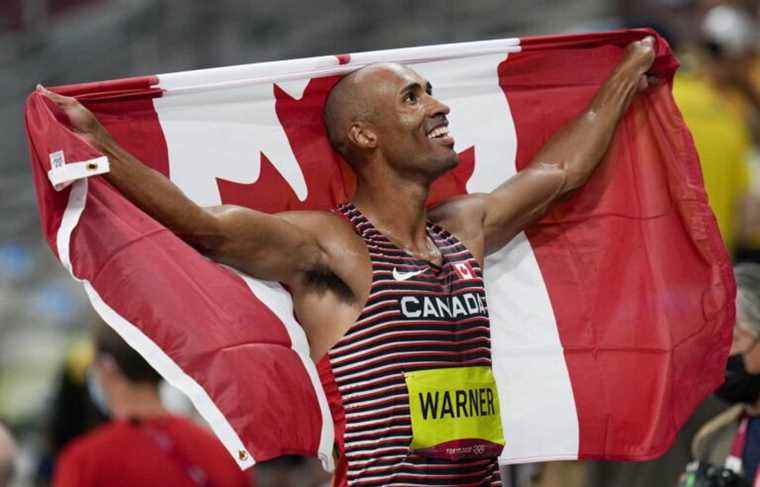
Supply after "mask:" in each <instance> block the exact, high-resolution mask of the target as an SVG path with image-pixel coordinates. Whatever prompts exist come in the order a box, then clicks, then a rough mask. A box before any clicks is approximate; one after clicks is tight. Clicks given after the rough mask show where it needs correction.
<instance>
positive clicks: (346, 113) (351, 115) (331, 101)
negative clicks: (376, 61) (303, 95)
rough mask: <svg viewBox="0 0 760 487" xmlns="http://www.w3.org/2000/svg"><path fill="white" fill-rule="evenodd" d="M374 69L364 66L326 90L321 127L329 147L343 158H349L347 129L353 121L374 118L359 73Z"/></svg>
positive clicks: (369, 100)
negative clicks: (322, 126)
mask: <svg viewBox="0 0 760 487" xmlns="http://www.w3.org/2000/svg"><path fill="white" fill-rule="evenodd" d="M373 67H374V66H365V67H364V68H361V69H357V70H356V71H353V72H352V73H350V74H348V75H346V76H345V77H344V78H343V79H341V80H340V81H338V83H337V84H336V85H335V86H334V87H333V89H332V90H331V91H330V94H329V95H328V97H327V101H326V102H325V111H324V117H325V126H326V127H327V136H328V138H329V139H330V144H332V146H333V148H334V149H335V150H336V151H338V152H339V153H340V154H341V155H342V156H344V157H345V158H346V159H349V157H347V156H348V152H349V150H348V149H349V141H348V136H347V132H348V129H349V127H351V125H352V124H353V123H355V122H357V121H364V122H372V121H373V120H374V118H375V117H376V116H377V112H376V110H375V107H374V106H373V103H372V100H371V99H370V98H371V97H368V96H367V95H368V93H367V89H366V86H363V85H364V83H362V82H361V81H362V79H364V78H365V76H362V73H363V72H364V71H365V70H368V69H370V68H373Z"/></svg>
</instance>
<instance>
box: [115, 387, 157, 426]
mask: <svg viewBox="0 0 760 487" xmlns="http://www.w3.org/2000/svg"><path fill="white" fill-rule="evenodd" d="M111 409H112V412H113V416H114V417H115V418H117V419H126V418H130V419H150V418H154V417H158V416H165V415H166V414H168V411H167V410H166V409H165V408H164V406H163V404H161V398H160V397H159V395H158V391H157V390H156V388H155V386H147V385H146V386H144V387H143V386H140V387H132V388H130V389H129V390H125V391H123V392H122V394H120V395H119V397H114V401H113V404H112V405H111Z"/></svg>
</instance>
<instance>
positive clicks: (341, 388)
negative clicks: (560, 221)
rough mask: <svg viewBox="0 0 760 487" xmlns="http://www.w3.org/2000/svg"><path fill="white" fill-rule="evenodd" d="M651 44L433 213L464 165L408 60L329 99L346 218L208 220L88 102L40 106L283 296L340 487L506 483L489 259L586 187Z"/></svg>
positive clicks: (178, 229)
mask: <svg viewBox="0 0 760 487" xmlns="http://www.w3.org/2000/svg"><path fill="white" fill-rule="evenodd" d="M653 42H654V40H653V39H652V38H646V39H644V40H642V41H638V42H634V43H632V44H631V45H630V46H628V48H627V50H626V53H625V56H624V58H623V60H622V61H621V63H620V64H619V65H618V66H617V67H616V69H615V70H614V71H613V73H612V74H611V75H610V77H609V79H608V80H607V81H606V82H605V84H604V85H603V86H602V88H601V89H600V90H599V92H598V93H597V94H596V96H595V97H594V99H593V101H592V102H591V104H590V106H589V107H588V109H587V110H586V111H585V112H584V113H582V114H581V115H580V116H579V117H578V118H576V119H575V120H573V121H571V122H570V123H568V124H567V125H566V126H565V127H564V128H563V129H561V130H560V131H559V132H558V133H557V134H555V135H554V136H553V137H552V138H551V139H550V140H549V141H548V142H547V144H546V145H545V146H544V147H543V148H542V149H541V150H540V151H539V153H538V154H537V155H536V157H535V160H534V162H533V164H531V165H530V167H528V168H526V169H525V170H523V171H522V172H520V173H519V174H518V175H516V176H515V177H513V178H512V179H510V180H509V181H507V182H505V183H504V184H502V185H501V186H500V187H499V188H497V189H496V190H495V191H494V192H492V193H490V194H473V195H468V196H463V197H459V198H456V199H454V200H452V201H448V202H445V203H444V204H442V205H440V206H438V207H437V208H435V209H434V210H432V211H430V212H427V211H426V209H425V201H426V199H427V195H428V191H429V188H430V185H431V183H432V182H433V181H434V180H435V179H436V178H438V177H439V176H440V175H442V174H443V173H445V172H446V171H448V170H449V169H451V168H453V167H454V166H456V164H457V162H458V157H457V153H456V152H455V151H454V149H453V147H454V139H453V138H452V136H451V135H450V134H449V132H448V128H447V125H448V122H447V119H446V115H447V114H448V112H449V109H448V107H447V106H446V105H444V104H442V103H441V102H439V101H438V100H436V99H435V98H433V96H432V87H431V86H430V84H429V83H428V82H427V81H426V80H425V79H423V78H421V77H420V76H419V75H418V74H417V73H416V72H414V71H412V70H410V69H408V68H405V67H403V66H400V65H395V64H379V65H371V66H368V67H366V68H363V69H360V70H358V71H355V72H353V73H351V74H349V75H348V76H346V77H345V78H344V79H342V80H341V81H340V82H339V83H338V84H337V85H336V86H335V87H334V88H333V90H332V92H331V93H330V96H329V97H328V100H327V102H326V106H325V123H326V126H327V130H328V134H329V137H330V141H331V143H332V145H333V147H334V148H335V149H336V150H337V151H338V152H339V153H341V155H342V156H343V157H344V159H345V160H346V161H347V162H348V163H349V164H350V165H351V166H352V167H353V169H354V171H355V173H356V176H357V190H356V194H355V195H354V197H353V201H352V202H351V203H346V204H344V205H341V206H339V208H337V209H336V211H335V212H334V213H328V212H306V211H304V212H286V213H280V214H276V215H267V214H263V213H260V212H256V211H252V210H248V209H244V208H238V207H230V206H222V207H217V208H210V209H209V208H201V207H199V206H198V205H196V204H194V203H193V202H192V201H191V200H189V199H188V198H187V197H185V196H184V195H183V194H182V193H181V191H180V190H179V189H178V188H177V187H175V186H174V185H173V184H171V183H170V182H169V181H167V180H166V179H165V178H164V177H163V176H161V175H160V174H159V173H157V172H155V171H153V170H151V169H149V168H147V167H145V166H143V165H142V164H140V163H139V161H137V160H136V159H135V158H134V157H133V156H131V155H130V154H128V153H127V152H126V151H125V150H124V149H122V148H121V147H119V146H118V144H116V142H115V141H114V140H113V139H112V138H111V137H110V135H109V134H108V133H107V132H106V131H105V129H104V128H103V127H102V126H101V125H100V124H99V123H98V121H97V120H96V119H95V117H94V116H93V115H92V114H91V113H90V112H89V111H87V110H86V109H85V108H84V107H82V106H81V105H79V104H78V103H77V102H76V100H74V99H71V98H67V97H62V96H59V95H56V94H54V93H50V92H48V91H44V93H45V94H46V95H47V96H48V97H50V98H51V99H52V100H53V101H54V102H55V103H57V104H58V105H59V106H60V107H61V108H62V109H63V110H64V111H65V112H66V114H67V115H68V116H69V118H70V120H71V123H72V126H73V128H74V129H75V130H76V131H77V132H79V133H80V134H81V135H82V136H83V137H85V138H86V140H88V141H89V142H90V143H91V144H92V145H93V146H94V147H96V148H98V149H99V150H100V151H102V152H103V153H104V154H105V155H107V156H108V157H109V159H110V160H111V172H110V173H109V174H108V175H107V176H106V177H107V179H108V180H109V181H110V182H111V183H112V184H114V185H115V186H116V187H117V188H118V189H119V190H120V191H122V192H123V193H124V195H125V196H126V197H128V198H129V199H130V200H132V201H133V202H134V203H135V204H137V205H138V206H140V207H141V208H142V209H143V210H144V211H146V212H147V213H148V214H150V215H152V216H153V217H155V218H156V219H157V220H158V221H160V222H161V223H162V224H164V225H165V226H167V227H168V228H169V229H171V230H172V231H174V232H175V233H176V234H177V235H178V236H180V237H181V238H183V239H184V240H186V241H187V242H188V243H190V244H191V245H193V246H194V247H196V248H197V249H198V250H199V251H201V252H203V253H205V254H206V255H208V256H210V257H212V258H214V259H216V260H218V261H220V262H223V263H226V264H228V265H230V266H232V267H235V268H236V269H238V270H240V271H243V272H245V273H247V274H250V275H252V276H254V277H257V278H261V279H267V280H276V281H280V282H283V283H284V284H285V285H287V287H288V289H289V290H290V292H291V294H292V295H293V300H294V308H295V313H296V315H297V316H298V318H299V321H300V323H301V325H302V326H303V328H304V330H305V331H306V334H307V336H308V339H309V343H310V346H311V355H312V358H313V359H314V360H315V361H318V362H319V368H320V373H321V377H322V381H323V383H324V384H325V389H326V390H330V391H333V393H332V394H331V397H330V398H329V399H330V402H331V407H332V412H333V418H334V420H335V422H336V431H338V434H337V438H336V440H337V445H338V448H337V455H338V460H339V461H338V471H337V474H336V484H337V485H346V484H352V485H353V484H356V485H409V484H410V483H411V484H419V485H428V484H430V483H435V482H441V481H445V482H446V483H447V484H450V485H451V484H454V485H481V484H493V485H498V484H499V480H498V469H497V465H496V460H495V456H496V455H498V452H499V450H500V448H501V446H502V445H503V439H502V438H501V436H502V435H501V426H500V424H498V418H499V412H498V402H497V401H494V396H495V394H494V387H495V386H494V383H493V377H492V375H490V335H489V327H488V315H487V307H486V304H485V291H484V289H483V282H482V266H483V262H484V258H485V256H486V255H487V254H488V253H490V252H493V251H495V250H497V249H499V248H500V247H502V246H503V245H505V244H506V243H507V242H509V241H510V239H511V238H512V237H513V236H515V235H516V234H517V233H519V232H520V231H521V230H522V229H523V228H524V227H525V226H526V225H528V224H529V223H531V222H533V221H535V220H536V219H537V218H539V217H540V216H541V215H542V214H543V213H544V211H545V210H546V209H547V208H548V207H549V205H550V204H551V203H553V202H554V201H556V200H557V199H558V198H561V197H563V196H565V195H567V194H568V193H569V192H571V191H573V190H574V189H577V188H579V187H580V186H581V185H582V184H583V183H584V182H585V181H586V180H587V179H588V177H589V176H590V175H591V173H592V171H593V170H594V168H595V167H596V166H597V164H598V163H599V161H600V160H601V159H602V157H603V155H604V153H605V152H606V150H607V147H608V145H609V142H610V140H611V139H612V136H613V134H614V131H615V127H616V125H617V122H618V120H619V119H620V117H621V116H622V115H623V113H624V112H625V110H626V109H627V107H628V105H629V103H630V101H631V99H632V98H633V96H634V95H635V94H636V93H637V92H638V91H641V90H643V89H646V87H647V84H648V80H647V77H646V72H647V70H648V69H649V67H650V66H651V64H652V62H653V60H654V50H653ZM447 388H448V389H447ZM460 427H461V428H464V430H466V431H468V434H465V435H464V436H463V435H462V434H461V430H462V429H461V428H460ZM444 432H445V433H444ZM458 432H459V433H458ZM470 433H472V434H470Z"/></svg>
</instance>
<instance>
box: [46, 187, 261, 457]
mask: <svg viewBox="0 0 760 487" xmlns="http://www.w3.org/2000/svg"><path fill="white" fill-rule="evenodd" d="M87 187H88V185H87V179H80V180H78V181H75V182H74V183H73V184H72V188H71V193H69V201H68V203H67V204H66V210H65V211H64V213H63V218H62V219H61V225H60V226H59V227H58V232H57V234H56V246H57V248H58V256H59V258H60V259H61V263H62V264H63V266H64V267H65V268H66V269H68V270H69V272H71V275H72V276H73V277H74V279H76V280H78V281H80V282H81V283H82V284H83V286H84V290H85V292H86V293H87V297H88V298H89V299H90V303H91V304H92V307H93V308H95V311H96V312H97V313H98V315H100V317H101V318H102V319H103V321H105V322H106V323H108V325H109V326H111V328H113V329H114V330H115V331H116V332H117V333H118V334H119V335H120V336H121V337H122V338H123V339H124V341H125V342H127V344H128V345H129V346H130V347H132V348H134V349H135V350H137V352H139V353H140V355H142V356H143V358H144V359H145V360H146V361H147V362H148V363H149V364H150V365H151V366H152V367H153V368H154V369H156V371H158V373H159V374H161V376H163V378H164V379H166V381H167V382H168V383H169V384H171V385H172V386H174V387H176V388H177V389H179V390H180V391H182V392H183V393H184V394H185V395H187V397H188V398H190V400H191V401H192V403H193V405H194V406H195V408H196V409H197V410H198V412H199V413H200V414H201V416H203V419H205V420H206V421H207V422H208V424H209V426H210V427H211V429H212V430H213V431H214V433H215V434H216V436H217V437H218V438H219V439H220V440H221V442H222V444H223V445H224V447H225V448H226V449H227V451H228V452H229V453H230V455H232V457H233V458H234V459H235V461H236V462H237V463H238V465H239V466H240V468H241V469H246V468H249V467H252V466H253V465H254V464H255V463H256V461H255V459H254V458H253V455H251V453H250V452H249V451H248V450H247V449H246V448H245V446H244V445H243V442H242V441H241V440H240V437H239V436H238V435H237V433H235V430H234V429H233V428H232V426H231V425H230V423H229V422H228V421H227V418H225V417H224V414H222V412H221V411H220V410H219V408H217V407H216V404H214V402H213V401H212V400H211V398H210V397H209V395H208V394H207V393H206V391H205V390H204V389H203V387H201V386H200V384H198V383H197V382H196V381H195V380H194V379H193V378H192V377H190V376H189V375H187V374H185V372H184V371H183V370H182V369H181V368H180V367H179V366H178V365H177V364H176V363H175V362H174V361H173V360H172V359H171V358H170V357H169V356H168V355H166V354H165V353H164V351H163V350H161V348H160V347H159V346H158V345H156V344H155V343H154V342H153V341H151V340H150V338H148V337H147V336H146V335H145V334H143V332H142V331H141V330H140V329H139V328H138V327H136V326H135V325H133V324H132V323H130V322H129V321H127V320H125V319H124V318H123V317H122V316H120V315H119V314H118V313H117V312H116V311H114V310H113V309H112V308H111V307H110V306H108V304H106V302H105V301H103V299H102V298H101V297H100V295H99V294H98V293H97V291H96V290H95V288H94V287H93V286H92V284H90V282H89V281H87V280H86V279H79V278H78V277H77V276H76V275H75V274H74V271H73V266H72V263H71V256H70V254H69V251H70V248H71V235H72V233H73V231H74V229H75V228H76V226H77V224H78V223H79V219H80V217H81V216H82V212H83V210H84V207H85V204H86V202H87Z"/></svg>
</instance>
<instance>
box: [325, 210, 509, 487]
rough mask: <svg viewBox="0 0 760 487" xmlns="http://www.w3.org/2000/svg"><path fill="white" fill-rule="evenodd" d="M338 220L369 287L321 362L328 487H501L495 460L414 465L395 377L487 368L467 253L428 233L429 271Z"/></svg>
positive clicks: (443, 235) (438, 233)
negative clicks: (354, 237) (328, 432)
mask: <svg viewBox="0 0 760 487" xmlns="http://www.w3.org/2000/svg"><path fill="white" fill-rule="evenodd" d="M338 211H339V212H340V213H341V214H342V215H343V216H344V217H345V218H347V219H348V221H350V222H351V223H352V224H353V225H354V227H355V228H356V232H357V233H358V234H359V235H360V236H361V237H362V238H363V239H364V241H365V242H366V244H367V248H368V250H369V255H370V260H371V262H372V287H371V289H370V293H369V299H368V300H367V303H366V305H365V306H364V309H363V310H362V312H361V314H360V315H359V317H358V318H357V321H356V323H354V324H353V325H352V326H351V328H349V330H348V331H347V332H346V334H345V336H343V338H341V339H340V340H339V341H338V343H336V344H335V346H333V347H332V349H331V350H330V351H329V352H328V354H327V355H326V356H325V357H324V358H323V359H322V360H321V361H320V363H319V370H320V375H321V378H322V382H323V384H324V387H325V390H326V392H327V395H328V400H329V402H330V407H331V409H332V413H333V419H334V421H335V425H336V428H335V430H336V439H337V442H336V444H337V447H336V448H337V450H338V452H337V455H338V467H337V469H336V480H335V483H334V485H337V486H354V485H356V486H380V485H382V486H401V485H404V486H412V485H414V486H431V485H449V486H465V485H467V486H480V485H487V486H500V485H501V481H500V479H499V473H498V465H497V462H496V460H495V459H480V460H468V461H460V462H451V461H448V460H441V459H434V458H428V457H423V456H420V455H418V454H416V453H414V452H413V451H411V450H410V448H409V444H410V442H411V439H412V428H411V419H410V414H409V404H408V391H407V387H406V383H405V380H404V375H403V374H404V372H410V371H415V370H422V369H436V368H446V367H467V366H490V365H491V338H490V328H489V319H488V311H487V308H486V304H485V303H486V301H485V299H486V296H485V289H484V286H483V279H482V278H483V275H482V270H481V268H480V266H479V265H478V262H477V261H476V260H475V258H474V257H473V256H472V254H471V253H470V251H469V250H467V248H466V247H465V246H464V245H463V244H462V243H461V242H460V241H459V240H458V239H457V238H455V237H454V236H453V235H451V234H450V233H449V232H447V231H445V230H443V229H442V228H440V227H438V226H436V225H434V224H431V223H428V225H427V231H428V235H429V237H430V238H431V240H432V241H433V242H434V243H435V245H436V246H437V247H438V249H439V250H440V252H441V256H442V262H441V265H440V266H436V265H434V264H432V263H430V262H428V261H425V260H420V259H418V258H415V257H413V256H411V255H409V254H408V253H407V252H405V251H404V250H402V249H401V248H399V247H398V246H396V245H394V244H393V243H392V242H391V241H390V240H389V239H388V238H386V237H385V236H384V235H382V234H381V233H380V232H379V231H378V230H377V229H376V228H375V227H374V226H373V225H372V223H370V222H369V220H367V218H365V217H364V215H362V214H361V213H360V212H359V210H358V209H357V208H356V207H355V206H354V205H353V204H351V203H344V204H342V205H340V206H339V207H338Z"/></svg>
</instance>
